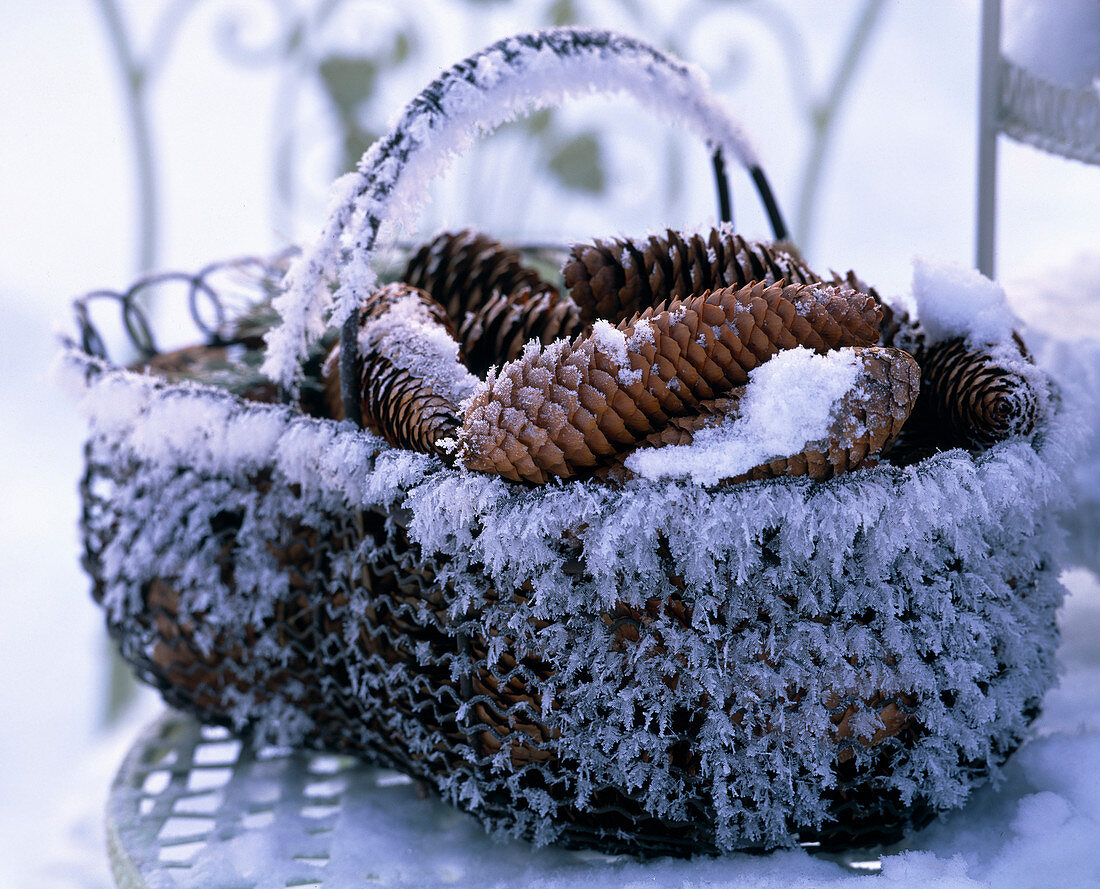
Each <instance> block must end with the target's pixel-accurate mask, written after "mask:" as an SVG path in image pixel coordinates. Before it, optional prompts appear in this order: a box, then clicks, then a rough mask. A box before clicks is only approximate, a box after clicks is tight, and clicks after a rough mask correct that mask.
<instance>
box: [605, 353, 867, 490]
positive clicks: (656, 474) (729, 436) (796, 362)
mask: <svg viewBox="0 0 1100 889" xmlns="http://www.w3.org/2000/svg"><path fill="white" fill-rule="evenodd" d="M861 366H862V363H861V361H860V359H859V357H858V354H857V353H856V352H854V351H852V350H838V351H835V352H830V353H828V354H826V355H817V354H815V353H814V352H813V351H812V350H810V349H804V348H799V349H788V350H786V351H784V352H780V353H779V354H778V355H776V356H775V357H774V358H773V359H771V360H770V361H766V362H765V363H764V364H762V365H760V366H759V367H758V368H756V369H755V370H753V371H752V372H751V373H750V374H749V384H748V388H747V389H746V391H745V396H744V399H743V400H742V401H741V404H740V405H739V410H738V415H737V417H736V419H727V420H726V421H725V422H723V423H722V424H721V425H719V426H715V427H712V428H708V429H702V430H700V431H699V432H697V433H696V434H695V436H694V439H693V441H692V443H691V444H689V445H680V446H677V447H663V448H652V449H647V450H641V451H636V452H635V453H634V454H632V455H631V456H630V457H628V458H627V460H626V467H627V469H630V470H632V471H633V472H634V473H636V474H637V475H639V476H641V477H643V478H647V479H654V480H655V479H662V478H690V479H691V480H692V481H694V482H695V483H696V484H699V485H713V484H715V483H716V482H719V481H721V480H722V479H728V478H734V477H735V476H738V475H741V474H742V473H745V472H748V471H749V470H750V469H752V468H753V467H754V466H759V465H760V464H761V463H766V462H768V461H769V460H772V459H775V458H776V457H790V456H792V455H794V454H797V453H798V452H799V451H801V450H803V449H804V448H805V446H806V445H807V444H809V443H810V442H817V441H821V440H823V439H825V438H826V437H827V435H828V433H829V427H830V425H831V424H832V422H833V420H834V411H835V407H836V405H837V403H838V402H839V401H840V400H841V399H842V398H844V396H845V395H847V394H848V392H849V391H850V390H851V389H852V388H853V387H854V386H855V384H856V380H857V378H858V376H859V369H860V367H861Z"/></svg>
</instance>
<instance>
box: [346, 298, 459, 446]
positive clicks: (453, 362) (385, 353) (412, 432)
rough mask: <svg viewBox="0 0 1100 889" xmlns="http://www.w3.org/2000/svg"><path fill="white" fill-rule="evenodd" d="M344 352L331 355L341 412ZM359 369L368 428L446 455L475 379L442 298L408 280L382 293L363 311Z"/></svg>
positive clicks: (396, 441)
mask: <svg viewBox="0 0 1100 889" xmlns="http://www.w3.org/2000/svg"><path fill="white" fill-rule="evenodd" d="M452 346H453V348H451V347H452ZM338 350H339V344H337V345H336V346H335V347H334V348H333V351H332V353H330V355H329V357H328V359H327V360H326V361H325V371H324V372H325V376H324V387H325V392H326V398H327V400H328V402H329V404H330V409H331V410H333V412H334V416H336V418H341V417H343V407H342V405H341V406H340V407H337V405H338V404H340V399H339V388H340V387H339V366H340V362H339V351H338ZM357 368H358V374H359V381H360V387H359V392H360V396H359V397H360V410H361V412H362V417H363V425H364V426H365V427H367V428H368V429H371V430H373V431H374V432H376V433H378V434H379V435H381V436H382V437H383V438H385V439H386V440H387V441H388V442H390V444H393V445H395V446H396V447H399V448H409V449H411V450H414V451H420V452H421V453H425V454H436V455H440V456H447V454H446V452H445V451H443V450H442V448H441V440H442V439H445V438H453V437H454V436H455V435H456V433H457V432H458V429H459V426H460V423H459V420H458V409H457V407H456V406H455V405H456V404H457V402H458V401H459V400H461V398H463V397H464V396H465V395H466V394H468V392H469V390H470V388H472V385H473V383H474V382H475V381H474V380H473V378H472V377H470V375H469V373H468V372H467V371H466V369H465V368H464V367H462V365H461V364H460V362H459V351H458V342H457V339H456V338H455V331H454V325H452V324H451V321H450V319H449V318H448V317H447V314H446V312H445V311H444V310H443V307H442V306H441V305H439V303H437V302H436V301H435V300H433V299H432V298H431V297H430V296H429V295H428V294H427V293H425V292H424V291H422V290H419V289H417V288H415V287H410V286H408V285H407V284H388V285H386V286H385V287H382V288H381V289H379V290H377V291H375V293H373V294H372V295H371V297H370V299H369V300H368V301H367V303H366V304H365V305H364V306H363V308H362V309H361V310H360V313H359V356H358V361H357ZM333 402H335V404H334V403H333Z"/></svg>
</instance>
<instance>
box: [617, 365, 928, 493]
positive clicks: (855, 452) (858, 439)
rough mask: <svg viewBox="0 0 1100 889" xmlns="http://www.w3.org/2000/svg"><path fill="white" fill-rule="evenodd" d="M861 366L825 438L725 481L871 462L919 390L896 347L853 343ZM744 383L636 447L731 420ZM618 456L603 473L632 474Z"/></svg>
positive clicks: (691, 435) (813, 473)
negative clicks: (868, 346)
mask: <svg viewBox="0 0 1100 889" xmlns="http://www.w3.org/2000/svg"><path fill="white" fill-rule="evenodd" d="M855 351H856V352H857V354H858V355H859V358H860V360H861V361H862V364H863V366H862V369H861V370H860V373H859V377H858V379H857V381H856V384H855V385H854V386H853V387H852V389H850V390H849V391H848V393H847V394H846V395H845V396H844V398H843V399H842V400H841V402H840V404H838V405H837V407H836V409H835V420H834V421H833V424H832V426H831V427H830V429H829V432H828V434H827V435H826V437H825V438H824V439H822V440H820V441H816V442H811V443H809V444H807V446H806V447H805V448H804V449H803V450H802V451H800V452H799V453H797V454H792V455H784V456H779V457H777V458H776V459H774V460H770V461H768V462H767V463H762V464H760V465H759V466H755V467H753V468H752V469H750V470H749V471H748V472H746V473H744V474H742V475H738V476H735V477H734V478H731V479H729V482H730V483H737V482H743V481H755V480H757V479H763V478H777V477H779V476H801V475H808V476H809V477H810V478H813V479H818V480H823V479H828V478H832V477H834V476H837V475H841V474H842V473H845V472H848V471H850V470H852V469H856V468H858V467H860V466H873V465H874V464H875V463H876V462H878V457H879V455H881V454H882V453H884V452H885V451H886V450H888V449H889V448H890V446H891V445H892V444H893V443H894V441H896V440H897V437H898V435H899V433H900V432H901V429H902V427H903V425H904V424H905V421H906V419H907V418H908V417H909V414H910V412H911V411H912V410H913V406H914V404H915V403H916V401H917V395H918V392H919V391H920V371H919V369H918V367H917V362H916V361H914V360H913V357H912V356H911V355H909V354H908V353H907V352H903V351H901V350H900V349H886V348H880V347H870V348H857V349H856V350H855ZM747 388H748V387H746V386H739V387H737V388H736V389H734V390H732V391H731V392H730V393H729V395H728V396H727V397H726V398H720V399H714V400H712V401H706V402H702V403H701V404H700V405H699V413H697V414H693V415H691V416H685V417H675V418H673V419H672V420H670V421H669V424H668V425H667V426H666V427H665V428H664V429H662V430H660V431H659V432H655V433H653V434H652V435H649V436H647V437H646V438H645V439H643V440H642V441H641V442H640V443H639V445H638V447H639V448H652V447H663V446H666V445H689V444H691V443H692V442H693V441H694V439H695V434H696V433H698V431H699V430H700V429H706V428H708V427H714V426H719V425H722V424H723V423H725V422H733V423H736V421H737V418H738V416H739V414H740V407H741V402H742V400H743V398H744V395H745V392H746V391H747ZM628 456H629V454H623V455H621V457H619V458H618V459H617V460H616V462H615V464H614V465H613V468H612V469H611V470H610V471H609V472H608V476H609V477H610V478H613V479H616V480H626V479H629V478H632V477H633V473H631V471H630V470H629V469H627V468H626V467H625V466H624V465H623V463H624V462H625V460H626V458H627V457H628Z"/></svg>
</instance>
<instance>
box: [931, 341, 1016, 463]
mask: <svg viewBox="0 0 1100 889" xmlns="http://www.w3.org/2000/svg"><path fill="white" fill-rule="evenodd" d="M1016 342H1017V345H1018V346H1019V348H1020V355H1021V358H1026V352H1024V349H1023V343H1022V342H1021V341H1020V340H1019V337H1016ZM917 359H918V360H919V361H920V365H921V370H922V372H923V377H924V384H923V385H922V387H921V397H920V399H919V400H918V402H917V407H916V409H915V410H914V412H913V413H914V416H913V423H914V426H915V427H916V430H918V431H919V430H921V429H925V430H928V431H929V432H931V433H932V434H933V435H935V437H936V438H937V439H938V440H939V442H940V443H941V446H947V447H950V446H953V445H961V446H963V447H988V446H990V445H993V444H996V443H997V442H999V441H1004V440H1005V439H1006V438H1011V437H1012V436H1013V435H1028V434H1030V433H1031V431H1032V430H1033V429H1034V428H1035V418H1036V414H1037V411H1038V398H1037V396H1036V393H1035V390H1034V389H1033V388H1032V386H1031V384H1030V383H1029V382H1028V381H1027V379H1025V378H1024V377H1023V376H1021V375H1020V374H1019V373H1017V372H1016V371H1014V370H1011V369H1010V368H1008V367H1006V366H1005V362H1003V361H1001V360H999V359H998V358H997V357H996V356H995V355H994V354H993V353H992V352H989V351H985V350H973V349H971V348H969V347H968V346H967V344H966V342H965V341H964V340H962V339H953V340H946V341H944V342H940V343H936V344H935V345H933V346H929V347H926V348H924V349H921V350H920V351H919V352H918V353H917Z"/></svg>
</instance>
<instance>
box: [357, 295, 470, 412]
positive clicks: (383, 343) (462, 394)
mask: <svg viewBox="0 0 1100 889" xmlns="http://www.w3.org/2000/svg"><path fill="white" fill-rule="evenodd" d="M359 348H360V352H361V354H366V353H367V352H368V351H372V350H374V351H378V352H380V353H381V354H383V355H385V356H386V357H387V358H388V359H389V360H390V361H391V362H393V364H394V365H396V366H397V367H400V368H402V369H403V370H407V371H408V372H409V373H410V374H412V376H414V377H416V378H418V379H421V380H424V381H425V382H426V383H427V384H428V385H429V386H431V387H432V388H433V389H434V390H435V391H437V392H439V393H440V394H441V395H444V396H446V397H447V398H448V399H449V400H450V402H451V403H452V404H455V405H457V404H460V403H461V402H462V401H463V400H464V399H466V398H468V397H469V396H470V395H471V394H472V393H473V391H474V389H475V388H476V387H477V385H478V384H479V382H480V381H479V380H478V378H477V377H475V376H474V375H473V374H471V373H470V371H469V370H468V369H467V368H466V365H465V363H464V362H463V361H462V358H461V356H460V355H459V346H458V342H457V341H456V340H455V339H454V338H453V337H452V336H451V335H450V334H449V333H448V332H447V330H446V328H444V327H443V325H442V324H440V323H439V321H437V320H436V319H435V318H433V317H432V315H431V313H430V312H429V311H428V307H427V306H425V305H424V303H423V302H422V301H421V300H420V298H419V297H417V296H415V295H413V294H410V295H408V296H404V297H401V298H400V299H397V300H395V301H394V302H393V304H392V306H390V308H389V310H388V311H386V312H385V313H383V314H382V315H380V316H379V317H377V318H372V319H371V320H370V321H368V322H367V323H366V324H364V325H363V327H362V328H361V329H360V330H359Z"/></svg>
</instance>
